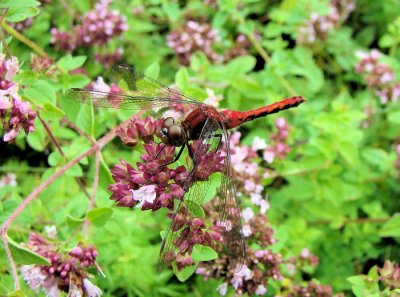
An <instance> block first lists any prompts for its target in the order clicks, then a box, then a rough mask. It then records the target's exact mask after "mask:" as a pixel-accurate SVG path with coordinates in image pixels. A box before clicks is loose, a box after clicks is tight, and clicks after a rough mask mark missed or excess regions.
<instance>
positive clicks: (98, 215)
mask: <svg viewBox="0 0 400 297" xmlns="http://www.w3.org/2000/svg"><path fill="white" fill-rule="evenodd" d="M112 213H113V210H112V209H111V208H109V207H99V208H94V209H91V210H89V211H88V213H87V215H86V216H87V218H88V220H89V221H90V222H91V223H92V224H93V226H95V227H103V226H104V225H105V224H106V223H107V221H108V220H109V219H110V218H111V215H112Z"/></svg>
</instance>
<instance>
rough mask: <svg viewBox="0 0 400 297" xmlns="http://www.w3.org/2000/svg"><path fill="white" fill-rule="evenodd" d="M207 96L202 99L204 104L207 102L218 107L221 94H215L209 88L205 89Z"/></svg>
mask: <svg viewBox="0 0 400 297" xmlns="http://www.w3.org/2000/svg"><path fill="white" fill-rule="evenodd" d="M206 92H207V95H208V97H207V98H206V99H205V100H204V103H205V104H209V105H211V106H214V107H218V105H219V102H220V101H221V100H222V96H216V95H215V94H214V91H213V90H211V89H208V88H207V89H206Z"/></svg>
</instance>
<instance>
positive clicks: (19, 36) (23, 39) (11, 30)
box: [1, 21, 48, 57]
mask: <svg viewBox="0 0 400 297" xmlns="http://www.w3.org/2000/svg"><path fill="white" fill-rule="evenodd" d="M1 26H2V27H3V29H4V30H5V31H7V33H8V34H10V35H11V36H13V37H15V38H16V39H18V40H19V41H21V42H22V43H24V44H26V45H27V46H29V47H30V48H31V49H33V50H34V51H35V52H36V53H37V54H39V55H40V56H41V57H48V55H47V54H46V52H45V51H44V50H43V49H42V48H41V47H40V46H38V45H37V44H36V43H34V42H33V41H32V40H30V39H28V38H26V37H25V36H24V35H22V34H21V33H19V32H18V31H17V30H15V29H14V28H13V27H10V26H9V25H7V24H6V22H4V21H3V22H1Z"/></svg>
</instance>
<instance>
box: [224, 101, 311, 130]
mask: <svg viewBox="0 0 400 297" xmlns="http://www.w3.org/2000/svg"><path fill="white" fill-rule="evenodd" d="M304 101H305V100H304V98H303V97H301V96H296V97H291V98H287V99H284V100H282V101H278V102H275V103H272V104H270V105H267V106H264V107H261V108H258V109H253V110H249V111H236V110H224V111H222V113H223V114H225V116H226V117H227V121H226V122H225V126H226V128H227V129H232V128H235V127H238V126H240V125H241V124H243V123H245V122H248V121H251V120H254V119H257V118H261V117H265V116H267V115H269V114H272V113H276V112H279V111H281V110H285V109H289V108H292V107H296V106H298V105H300V104H301V103H303V102H304Z"/></svg>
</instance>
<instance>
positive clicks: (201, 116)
mask: <svg viewBox="0 0 400 297" xmlns="http://www.w3.org/2000/svg"><path fill="white" fill-rule="evenodd" d="M111 79H112V81H113V82H114V83H115V84H116V85H117V86H118V87H119V88H120V89H121V91H122V92H119V93H109V92H101V91H92V90H86V89H78V88H73V89H69V90H68V91H67V93H66V96H67V97H68V98H70V99H73V100H75V101H78V102H81V103H85V104H90V105H93V106H97V107H105V108H119V109H130V110H137V111H146V110H147V111H152V112H154V111H155V110H160V109H163V108H164V109H167V110H168V109H172V108H173V107H174V106H176V105H177V104H182V105H184V106H186V107H187V109H189V110H191V111H190V112H189V114H188V115H187V116H186V117H185V118H184V119H183V120H182V121H180V122H179V121H178V120H177V119H175V118H173V117H167V118H165V119H164V120H163V124H162V127H161V129H160V131H159V133H158V136H159V137H160V139H161V141H162V142H163V143H164V145H165V146H175V147H181V149H180V151H179V153H178V154H177V156H176V157H175V158H174V160H173V162H175V161H176V160H177V159H178V158H179V157H180V156H181V153H182V151H183V149H184V148H185V147H187V149H188V153H189V156H190V158H191V159H192V162H191V163H192V164H191V168H190V169H189V170H188V172H189V174H188V177H187V179H186V181H185V184H184V186H183V190H184V192H185V194H184V199H182V200H181V201H180V202H179V203H178V205H177V206H175V210H174V215H173V216H172V218H175V217H176V216H177V214H179V213H180V212H182V209H183V208H182V201H185V202H187V201H194V202H195V203H197V204H199V205H201V204H202V202H203V199H204V197H205V196H206V193H207V189H208V186H209V182H207V181H199V182H196V178H197V176H199V175H201V172H199V171H202V172H204V171H208V170H209V169H210V168H212V167H213V166H214V165H216V164H215V163H214V164H213V162H212V161H211V162H208V163H207V164H202V165H201V166H199V164H200V162H201V160H202V157H203V158H204V156H206V155H207V154H209V153H210V152H214V153H219V150H220V147H221V143H225V156H224V157H225V158H224V161H223V170H222V173H223V174H222V181H221V187H220V194H219V216H220V218H219V219H220V223H221V225H222V226H224V227H225V228H224V229H225V231H224V232H223V242H224V245H225V247H226V251H227V254H228V256H229V260H230V262H231V263H235V265H236V264H238V265H237V267H241V265H242V264H243V262H244V259H245V256H246V252H245V242H244V238H243V232H242V223H241V210H240V207H239V205H238V202H237V199H236V191H235V187H234V184H233V182H232V180H231V177H232V168H231V161H230V154H229V132H228V129H232V128H235V127H238V126H240V125H241V124H243V123H245V122H247V121H251V120H254V119H256V118H260V117H264V116H267V115H269V114H272V113H276V112H279V111H281V110H285V109H289V108H292V107H296V106H298V105H299V104H301V103H302V102H304V99H303V97H300V96H297V97H291V98H288V99H285V100H282V101H279V102H276V103H273V104H270V105H267V106H264V107H261V108H258V109H255V110H250V111H244V112H241V111H235V110H223V111H218V110H217V109H215V108H214V107H213V106H211V105H207V104H204V103H202V102H200V101H198V100H196V99H194V98H191V97H189V96H187V95H184V94H182V93H180V92H178V91H176V90H174V89H171V88H169V87H167V86H165V85H163V84H161V83H159V82H157V81H156V80H153V79H151V78H149V77H147V76H146V75H144V74H143V73H141V72H138V71H136V70H134V69H133V68H131V67H129V66H124V65H118V66H115V67H114V68H113V70H112V72H111ZM193 141H196V145H195V146H191V145H190V144H189V143H190V142H193ZM160 152H161V151H160ZM160 152H158V153H157V155H156V156H155V157H156V158H157V156H158V155H159V153H160ZM173 162H169V163H166V164H163V165H168V164H170V163H173ZM215 162H216V161H215ZM219 162H220V161H219ZM185 212H187V210H185ZM177 224H178V223H177V222H176V220H175V219H173V220H172V222H171V224H170V226H169V228H168V230H167V232H166V235H165V236H164V239H163V242H162V245H161V251H160V257H159V258H160V260H159V263H165V262H170V261H171V259H170V256H171V252H173V251H174V250H175V251H176V250H177V248H176V246H174V242H176V240H177V238H178V236H179V232H182V228H181V227H182V226H177ZM239 269H240V268H239Z"/></svg>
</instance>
